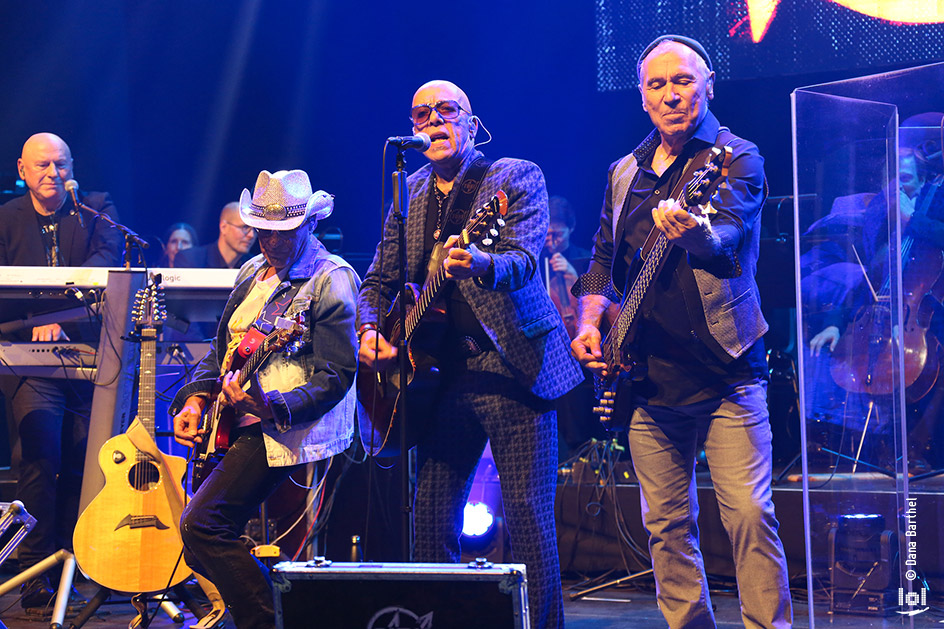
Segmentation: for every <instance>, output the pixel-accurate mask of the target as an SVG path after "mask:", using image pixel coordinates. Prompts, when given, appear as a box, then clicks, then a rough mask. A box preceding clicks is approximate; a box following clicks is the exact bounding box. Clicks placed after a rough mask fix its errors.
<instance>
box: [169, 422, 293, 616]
mask: <svg viewBox="0 0 944 629" xmlns="http://www.w3.org/2000/svg"><path fill="white" fill-rule="evenodd" d="M231 437H232V438H233V439H234V442H233V445H232V447H230V449H229V450H227V452H226V455H225V456H224V457H223V460H221V461H220V463H219V465H217V466H216V468H215V469H214V470H213V471H212V472H210V474H209V476H207V477H206V479H205V480H204V481H203V484H202V485H200V489H199V490H198V491H197V493H196V494H195V495H194V497H193V498H192V499H191V500H190V502H189V503H188V504H187V507H186V508H185V509H184V513H183V516H182V517H181V520H180V535H181V537H182V538H183V542H184V559H185V560H186V561H187V565H188V566H190V567H191V568H192V569H193V570H194V572H197V573H199V574H202V575H203V576H205V577H207V578H208V579H210V581H212V582H213V584H214V585H216V587H217V588H218V589H219V591H220V595H221V596H222V597H223V601H224V602H225V603H226V606H227V607H228V608H229V611H230V614H231V615H232V616H233V621H234V622H235V623H236V626H237V627H239V629H246V628H253V629H256V628H260V629H262V628H269V629H270V628H271V627H273V626H275V607H274V603H273V601H272V588H271V583H270V581H269V571H268V569H267V568H266V567H265V566H263V565H262V564H261V563H260V562H259V561H258V560H257V559H256V558H255V557H253V556H252V554H250V552H249V550H248V549H247V548H246V545H245V544H244V543H243V541H242V540H241V539H240V535H242V532H243V529H244V528H245V527H246V522H248V521H249V518H251V517H253V516H255V515H256V514H258V512H259V505H261V504H262V501H263V500H265V499H266V498H268V497H269V495H271V494H272V492H273V491H275V489H276V488H277V487H278V486H279V485H280V484H281V483H282V481H284V480H285V479H286V478H287V477H288V475H289V474H291V473H292V471H294V470H295V469H297V468H298V466H288V467H269V464H268V463H267V461H266V453H265V443H264V442H263V440H262V429H261V427H260V425H259V424H254V425H251V426H247V427H245V428H236V429H234V431H233V433H232V434H231Z"/></svg>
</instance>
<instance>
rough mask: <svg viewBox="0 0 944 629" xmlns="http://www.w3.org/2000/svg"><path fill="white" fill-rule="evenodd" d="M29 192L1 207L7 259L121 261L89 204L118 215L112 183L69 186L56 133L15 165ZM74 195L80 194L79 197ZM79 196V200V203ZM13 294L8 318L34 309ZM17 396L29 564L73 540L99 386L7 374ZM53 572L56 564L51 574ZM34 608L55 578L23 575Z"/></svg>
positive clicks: (56, 334)
mask: <svg viewBox="0 0 944 629" xmlns="http://www.w3.org/2000/svg"><path fill="white" fill-rule="evenodd" d="M16 168H17V173H18V174H19V176H20V179H22V180H23V181H24V182H25V183H26V188H27V193H26V194H24V195H23V196H21V197H17V198H15V199H13V200H12V201H9V202H7V203H5V204H4V205H2V206H0V266H36V267H43V266H118V265H119V263H120V262H119V261H120V251H121V247H122V237H121V234H119V233H118V230H116V229H115V228H114V227H112V226H110V225H109V224H108V223H107V221H105V220H103V219H101V218H100V217H98V216H96V215H95V214H93V213H92V212H89V211H88V210H86V209H83V206H87V207H89V208H92V209H93V210H96V211H98V212H101V213H105V214H110V215H112V216H113V217H114V215H115V206H114V205H112V202H111V198H110V197H109V195H108V194H107V193H105V192H84V191H80V190H78V189H77V186H76V188H75V189H74V191H73V193H72V194H70V192H69V191H68V190H67V189H66V183H67V182H71V183H73V184H74V183H75V182H74V181H73V180H72V152H71V151H70V150H69V146H68V145H67V144H66V143H65V142H64V141H63V140H62V138H60V137H59V136H56V135H54V134H52V133H37V134H35V135H33V136H31V137H30V138H29V139H28V140H27V141H26V143H25V144H24V145H23V152H22V154H21V156H20V159H19V160H17V164H16ZM73 194H74V195H75V196H73ZM76 201H78V205H77V204H76ZM11 302H12V300H7V302H6V303H5V304H4V306H3V307H4V313H3V316H2V317H0V320H2V321H8V320H11V319H15V318H17V317H18V316H25V315H26V314H27V313H26V312H25V311H19V312H17V308H18V306H17V304H15V303H11ZM98 329H99V324H98V323H94V324H91V325H89V324H86V323H74V324H63V325H59V324H58V323H49V324H47V325H40V326H36V327H33V328H31V329H27V330H23V331H22V332H21V333H12V334H10V335H7V336H5V337H4V340H7V341H20V342H56V341H69V340H73V341H89V342H97V340H98V338H97V331H98ZM0 383H2V387H3V393H4V395H5V396H7V398H8V399H9V400H11V402H12V407H13V418H12V419H13V421H14V424H15V426H16V430H17V435H18V438H19V441H20V451H21V453H22V454H21V459H20V463H19V477H18V479H17V487H16V498H17V499H18V500H21V501H22V502H23V504H24V505H25V506H26V510H27V511H28V512H29V513H30V514H31V515H33V516H34V517H35V518H36V527H35V528H34V529H33V530H32V531H31V532H30V534H29V535H27V536H26V537H25V538H24V539H23V542H22V543H21V544H20V545H19V547H18V549H17V552H18V557H19V562H20V568H24V569H25V568H29V567H31V566H33V565H34V564H36V563H38V562H39V561H40V560H42V559H45V558H46V557H47V556H49V555H51V554H52V553H54V552H55V551H56V550H58V549H60V548H71V547H72V529H73V527H74V526H75V521H76V518H77V517H78V510H79V494H80V490H81V486H82V471H83V467H84V461H85V445H86V441H87V437H88V425H89V412H90V410H91V400H92V392H93V389H94V386H93V384H92V383H91V382H89V381H85V380H60V379H51V378H36V377H19V376H17V375H12V376H2V377H0ZM48 574H49V573H47V575H48ZM21 592H22V595H23V596H22V598H21V599H20V603H21V605H22V606H23V608H25V609H26V610H27V611H30V612H36V613H37V614H43V613H46V614H51V613H52V605H51V604H50V602H51V600H52V599H53V598H54V596H55V591H54V590H53V588H52V586H51V584H50V581H49V577H48V576H42V577H39V578H37V579H31V580H30V581H27V582H26V583H24V584H23V587H22V589H21Z"/></svg>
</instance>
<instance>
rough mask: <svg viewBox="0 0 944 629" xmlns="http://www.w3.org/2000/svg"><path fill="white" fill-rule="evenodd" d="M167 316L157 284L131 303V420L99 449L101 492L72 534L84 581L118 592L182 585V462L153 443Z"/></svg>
mask: <svg viewBox="0 0 944 629" xmlns="http://www.w3.org/2000/svg"><path fill="white" fill-rule="evenodd" d="M165 318H166V313H165V310H164V306H163V295H162V294H161V289H160V276H157V277H156V281H155V282H154V283H152V284H150V285H149V286H148V287H146V288H142V289H141V290H139V291H138V292H137V294H136V296H135V305H134V309H133V319H134V323H135V328H136V334H135V336H136V337H137V338H138V339H139V340H140V342H141V371H140V376H139V379H138V414H137V419H136V420H135V421H134V422H133V423H132V425H131V427H130V428H129V429H128V430H127V432H125V433H124V434H121V435H117V436H115V437H112V438H111V439H109V440H108V441H106V442H105V444H104V445H103V446H102V449H101V451H100V452H99V455H98V463H99V465H100V466H101V469H102V473H103V474H104V476H105V485H104V487H103V488H102V490H101V492H99V494H98V495H97V496H96V497H95V498H94V499H93V500H92V501H91V502H90V503H89V504H88V506H87V507H86V508H85V510H84V511H83V512H82V515H81V516H79V520H78V522H77V523H76V526H75V532H74V535H73V545H74V547H75V559H76V561H77V562H78V564H79V567H80V568H81V569H82V571H83V572H84V573H85V574H86V575H88V577H89V578H90V579H92V580H93V581H95V582H96V583H98V584H99V585H101V586H102V587H105V588H108V589H109V590H115V591H118V592H140V593H152V592H159V591H161V590H163V589H164V588H166V587H168V586H173V585H177V584H179V583H181V582H182V581H184V580H185V579H187V578H188V577H189V576H190V574H191V571H190V569H189V568H188V567H187V565H186V564H185V563H184V562H183V561H182V560H181V558H180V555H181V553H182V552H183V542H181V539H180V530H179V528H178V522H179V521H180V513H181V511H182V509H183V498H184V497H183V486H182V481H183V476H184V474H185V473H186V471H187V461H186V460H185V459H183V458H181V457H176V456H166V455H164V454H163V453H162V452H160V450H158V449H157V445H156V444H155V442H154V400H155V372H156V369H157V330H158V328H159V327H160V326H161V325H162V324H163V322H164V320H165Z"/></svg>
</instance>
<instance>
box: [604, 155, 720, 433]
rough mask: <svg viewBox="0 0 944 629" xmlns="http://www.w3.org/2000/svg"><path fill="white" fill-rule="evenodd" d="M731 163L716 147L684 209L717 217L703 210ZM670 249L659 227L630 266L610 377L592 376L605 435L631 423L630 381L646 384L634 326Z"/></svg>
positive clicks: (612, 335)
mask: <svg viewBox="0 0 944 629" xmlns="http://www.w3.org/2000/svg"><path fill="white" fill-rule="evenodd" d="M730 163H731V149H730V147H727V146H724V147H721V148H719V147H713V148H712V149H711V152H710V153H709V155H708V157H707V159H706V160H705V165H704V166H703V167H701V168H699V169H698V170H697V171H695V173H694V174H693V175H692V178H691V180H690V181H689V182H688V183H687V184H686V185H685V187H684V189H683V192H682V195H681V197H680V198H679V204H680V205H681V206H682V209H684V210H687V211H688V212H690V213H691V214H694V215H695V216H707V215H709V214H714V213H715V210H714V209H713V208H712V207H711V205H710V204H708V205H707V206H706V207H702V205H703V204H705V202H706V201H707V200H708V198H709V197H710V196H711V194H710V193H711V192H712V191H713V189H714V184H715V183H717V182H718V180H719V179H721V178H723V177H727V175H728V166H729V165H730ZM672 248H673V245H672V243H670V242H669V239H668V238H667V237H666V235H665V234H664V233H662V232H661V231H660V230H659V229H658V228H657V227H653V228H652V231H650V232H649V235H648V237H647V238H646V242H645V243H644V244H643V246H642V247H641V248H640V250H639V251H637V252H636V255H635V257H634V259H633V263H632V264H631V265H630V272H629V274H628V277H629V280H628V282H627V288H626V290H625V291H624V292H623V300H622V302H621V304H620V309H619V314H618V315H617V316H616V320H615V321H614V322H613V325H612V327H611V328H610V331H609V332H608V333H607V335H606V338H604V339H603V343H602V346H601V349H602V351H603V362H604V363H606V375H605V376H600V375H597V376H594V389H595V391H596V396H597V399H598V405H597V406H595V407H594V409H593V412H594V414H596V415H597V416H598V417H599V419H600V421H601V422H602V423H603V425H604V427H606V429H607V430H615V429H620V428H622V427H623V426H624V424H622V423H621V424H620V425H615V424H614V420H616V419H617V418H619V421H620V422H626V421H628V420H629V417H630V414H631V412H632V402H631V398H632V382H633V381H634V380H636V381H638V380H642V379H643V378H645V376H646V371H647V370H646V365H645V362H644V361H643V360H641V359H639V358H637V357H636V356H635V355H634V353H633V351H632V350H633V348H632V344H633V343H632V342H633V340H634V332H635V327H636V323H637V321H638V319H639V312H640V308H641V307H642V304H643V302H644V300H645V299H646V295H647V294H648V293H649V288H650V287H651V286H652V282H653V280H654V279H655V278H656V277H658V275H659V272H660V271H661V270H662V268H663V266H664V265H665V261H666V258H667V257H668V254H669V252H670V251H671V250H672Z"/></svg>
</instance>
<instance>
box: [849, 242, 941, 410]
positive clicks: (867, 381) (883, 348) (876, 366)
mask: <svg viewBox="0 0 944 629" xmlns="http://www.w3.org/2000/svg"><path fill="white" fill-rule="evenodd" d="M880 257H881V258H883V261H884V260H887V259H888V258H889V256H880ZM942 270H944V253H942V251H941V249H940V248H939V247H936V246H934V245H932V244H930V243H928V242H925V241H923V240H915V239H914V238H913V237H910V236H909V237H906V238H903V239H902V242H901V277H902V282H901V309H902V320H901V322H900V324H899V329H898V330H895V329H893V327H892V307H893V305H894V304H893V302H892V300H891V292H890V284H891V282H890V277H889V269H887V268H882V265H879V266H878V268H877V269H876V273H875V274H874V275H873V276H878V277H883V278H884V281H883V284H882V287H881V289H880V290H879V291H875V290H874V288H873V286H872V284H871V283H869V282H868V277H866V282H867V283H868V286H869V291H870V292H871V297H872V299H871V303H869V304H867V305H865V306H863V307H862V308H860V309H859V311H858V312H857V313H856V316H855V318H854V319H853V320H852V322H850V323H849V324H848V326H847V327H846V331H845V332H844V333H843V335H842V336H841V337H840V339H839V342H838V344H837V345H836V349H835V350H833V360H832V366H831V368H830V372H831V374H832V377H833V380H835V382H836V384H838V385H839V386H840V387H842V388H843V389H845V390H846V391H849V392H850V393H864V394H867V395H870V396H874V395H890V394H891V393H892V391H893V390H894V387H895V373H896V371H897V370H896V369H894V367H895V365H894V364H893V350H894V349H895V346H894V343H896V342H897V341H898V340H899V339H900V342H901V350H902V354H903V363H904V382H905V400H906V401H907V402H908V403H909V404H913V403H915V402H917V401H918V400H920V399H921V398H923V397H924V396H925V395H927V394H928V392H929V391H930V390H931V389H932V388H933V387H934V384H935V383H936V382H937V379H938V377H939V375H940V359H939V352H940V349H941V344H940V342H939V341H938V339H937V337H936V336H935V335H934V334H933V333H932V332H931V331H930V329H929V328H930V326H931V317H932V315H933V313H934V309H935V304H934V302H935V301H936V302H937V303H938V304H940V303H941V300H942V297H944V277H942V274H941V272H942ZM879 274H880V275H879Z"/></svg>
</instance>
